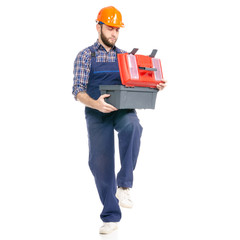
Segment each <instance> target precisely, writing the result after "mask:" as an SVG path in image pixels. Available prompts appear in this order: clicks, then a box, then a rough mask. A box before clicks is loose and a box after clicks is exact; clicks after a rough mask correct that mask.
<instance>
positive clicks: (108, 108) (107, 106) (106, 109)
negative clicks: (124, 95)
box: [102, 102, 118, 113]
mask: <svg viewBox="0 0 240 240" xmlns="http://www.w3.org/2000/svg"><path fill="white" fill-rule="evenodd" d="M117 110H118V109H117V108H115V107H114V106H113V105H111V104H108V103H106V102H104V104H103V111H102V112H104V113H110V112H113V111H117Z"/></svg>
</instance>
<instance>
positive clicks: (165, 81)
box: [157, 79, 167, 90]
mask: <svg viewBox="0 0 240 240" xmlns="http://www.w3.org/2000/svg"><path fill="white" fill-rule="evenodd" d="M161 81H163V82H161V83H159V84H158V85H157V88H158V90H163V89H164V88H165V87H166V86H167V84H166V83H167V80H165V79H162V80H161Z"/></svg>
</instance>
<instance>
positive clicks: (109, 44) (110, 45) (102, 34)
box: [100, 28, 117, 48]
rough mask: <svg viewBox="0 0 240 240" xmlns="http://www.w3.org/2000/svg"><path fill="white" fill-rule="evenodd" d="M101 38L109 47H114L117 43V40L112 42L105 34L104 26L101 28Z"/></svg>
mask: <svg viewBox="0 0 240 240" xmlns="http://www.w3.org/2000/svg"><path fill="white" fill-rule="evenodd" d="M100 37H101V40H102V42H103V43H104V44H105V45H106V46H108V47H111V48H112V47H114V45H115V43H116V41H117V40H116V41H115V42H114V43H111V42H110V41H109V40H108V39H107V37H106V36H105V35H104V33H103V31H102V28H101V36H100Z"/></svg>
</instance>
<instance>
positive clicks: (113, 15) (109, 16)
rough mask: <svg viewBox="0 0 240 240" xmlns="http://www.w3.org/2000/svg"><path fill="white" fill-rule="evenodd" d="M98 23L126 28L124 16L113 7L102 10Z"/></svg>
mask: <svg viewBox="0 0 240 240" xmlns="http://www.w3.org/2000/svg"><path fill="white" fill-rule="evenodd" d="M96 21H97V22H100V23H104V24H106V25H108V26H111V27H124V24H123V22H122V14H121V13H120V12H119V11H118V10H117V9H116V8H115V7H112V6H110V7H105V8H102V9H101V10H100V12H99V13H98V16H97V20H96Z"/></svg>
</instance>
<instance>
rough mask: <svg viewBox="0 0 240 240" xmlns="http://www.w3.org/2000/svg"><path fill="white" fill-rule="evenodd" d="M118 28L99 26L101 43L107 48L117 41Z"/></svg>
mask: <svg viewBox="0 0 240 240" xmlns="http://www.w3.org/2000/svg"><path fill="white" fill-rule="evenodd" d="M118 35H119V28H115V27H110V26H107V25H105V24H103V25H101V33H100V37H101V40H102V41H103V43H104V44H105V45H106V46H108V47H113V46H114V45H115V43H116V41H117V39H118Z"/></svg>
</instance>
